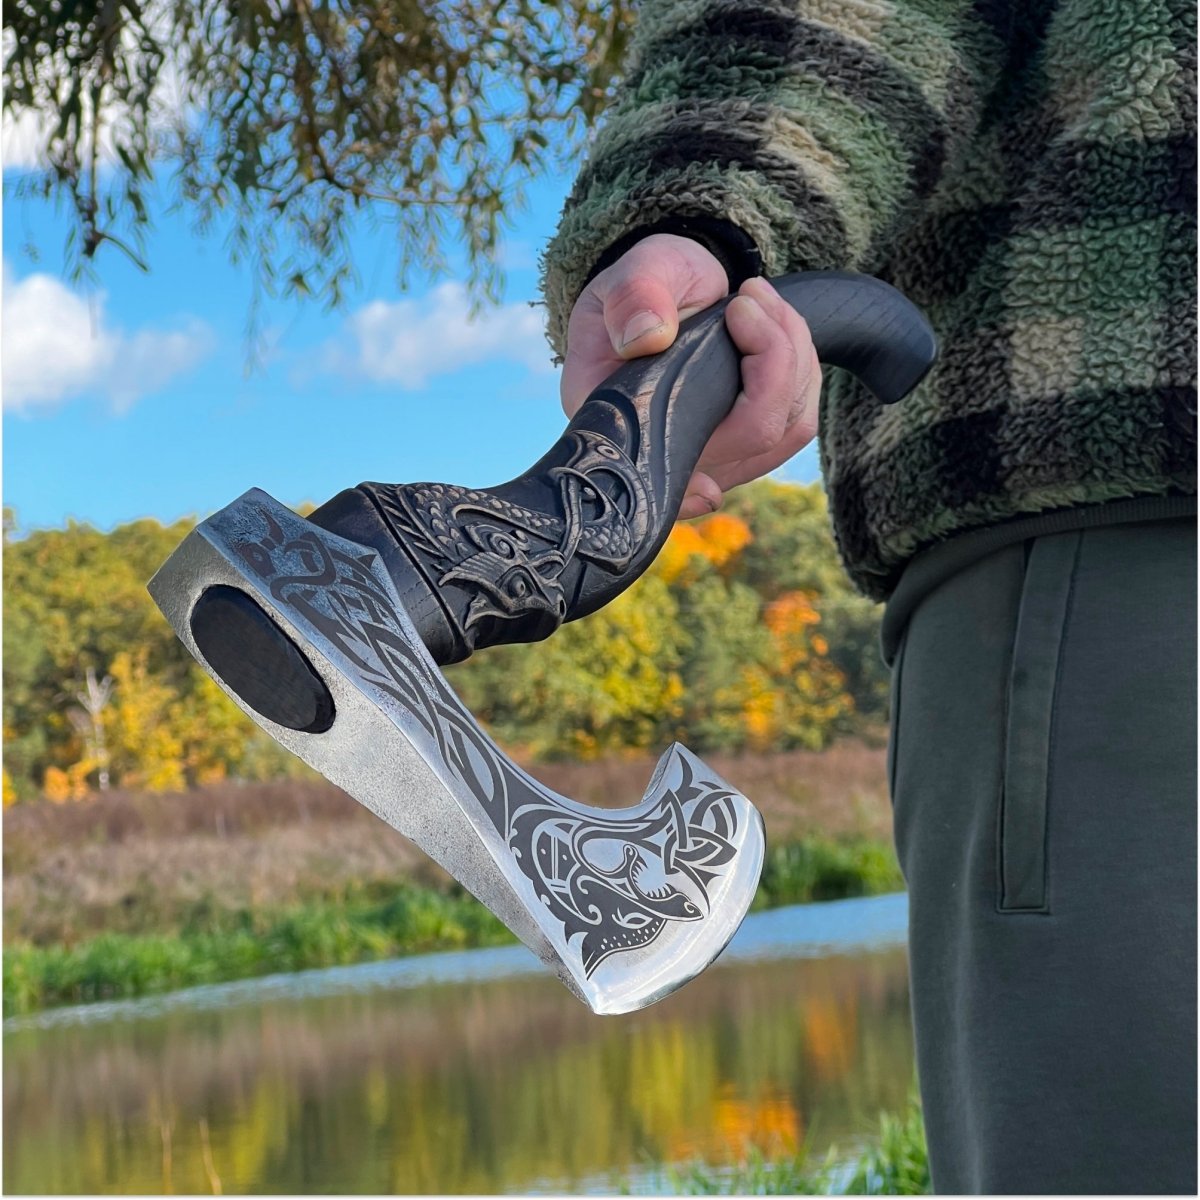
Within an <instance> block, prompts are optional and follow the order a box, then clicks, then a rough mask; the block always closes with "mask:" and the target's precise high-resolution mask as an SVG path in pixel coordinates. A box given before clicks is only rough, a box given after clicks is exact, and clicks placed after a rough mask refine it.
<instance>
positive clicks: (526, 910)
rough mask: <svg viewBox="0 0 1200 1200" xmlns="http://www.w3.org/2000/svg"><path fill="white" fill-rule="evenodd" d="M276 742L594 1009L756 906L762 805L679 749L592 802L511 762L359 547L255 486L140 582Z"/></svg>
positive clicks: (702, 961) (688, 964)
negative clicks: (415, 852)
mask: <svg viewBox="0 0 1200 1200" xmlns="http://www.w3.org/2000/svg"><path fill="white" fill-rule="evenodd" d="M150 592H151V594H152V595H153V597H154V600H155V601H156V603H157V604H158V606H159V607H160V608H161V609H162V611H163V613H164V614H165V615H166V617H167V619H168V620H169V621H170V623H171V625H172V626H173V627H174V629H175V632H176V633H177V634H178V635H179V637H180V639H181V640H182V641H183V643H184V645H185V646H187V648H188V650H189V651H191V653H192V654H193V655H194V656H195V657H196V659H197V660H198V661H199V662H200V663H201V665H202V666H204V668H205V669H206V670H207V671H208V672H209V674H210V675H212V677H213V678H214V679H215V680H216V681H217V683H218V684H219V685H220V686H221V687H222V688H223V689H224V690H225V691H226V693H227V694H228V695H229V696H230V697H231V698H232V699H233V701H234V702H235V703H236V704H237V705H238V706H239V707H240V708H242V709H243V711H245V712H246V713H247V714H248V715H249V716H250V717H251V718H253V719H254V720H255V721H256V722H257V723H258V724H259V725H260V726H262V728H263V729H265V730H266V731H267V732H268V733H269V734H270V735H271V736H272V737H273V738H275V740H276V741H278V742H280V743H281V744H282V745H283V746H285V747H286V748H287V749H289V750H291V751H292V752H293V753H294V754H296V755H298V756H299V757H300V758H301V759H303V760H304V761H305V762H307V763H308V764H309V765H310V766H312V767H314V768H315V769H316V770H318V771H320V772H321V774H323V775H324V776H325V777H326V778H328V779H330V780H331V781H332V782H334V783H335V784H337V785H338V786H339V787H341V788H343V789H344V790H345V791H347V792H348V793H349V794H350V795H351V796H353V797H354V798H355V799H356V800H358V801H360V802H361V803H362V804H364V805H365V806H366V807H367V808H369V809H370V810H371V811H372V812H374V813H375V814H376V815H377V816H379V817H381V818H382V819H383V820H384V821H386V822H387V823H388V824H389V825H391V826H393V827H394V828H396V829H398V830H399V831H400V832H401V833H402V834H404V835H405V836H406V837H408V838H410V839H411V840H412V841H414V842H415V843H416V844H417V845H418V846H420V847H421V848H422V849H423V850H424V851H425V852H426V853H427V854H428V855H429V856H430V857H431V858H433V859H434V860H436V861H437V862H438V863H440V864H441V865H442V866H443V867H444V868H445V869H446V870H447V871H448V872H449V873H450V874H451V875H453V876H454V878H455V879H457V880H458V881H459V882H460V883H461V884H462V885H463V886H464V887H466V888H467V889H468V890H470V891H471V892H472V893H473V894H474V895H475V896H477V897H478V898H479V899H480V900H481V901H482V902H483V903H484V904H486V905H487V907H488V908H490V909H491V910H492V911H493V912H494V913H495V914H496V915H497V916H498V917H499V918H500V919H501V920H502V921H503V922H504V923H505V925H507V926H508V927H509V928H510V929H511V930H512V931H513V932H514V933H515V934H516V935H517V936H518V937H519V938H520V939H521V940H522V941H523V942H524V943H525V944H526V945H527V946H529V947H530V949H532V950H533V951H534V953H535V954H537V955H538V957H539V958H540V959H541V960H542V961H543V962H544V963H546V965H547V966H549V967H550V968H551V969H552V970H553V971H554V972H555V973H556V974H557V975H558V977H559V978H560V979H561V980H562V981H563V983H564V984H566V986H567V987H568V988H569V989H570V990H571V991H572V992H574V993H575V994H576V995H577V996H578V997H579V998H580V999H581V1000H583V1001H584V1002H585V1003H586V1004H588V1005H589V1006H590V1007H591V1008H592V1009H593V1011H595V1012H597V1013H622V1012H629V1011H632V1010H634V1009H637V1008H641V1007H643V1006H644V1005H647V1004H650V1003H652V1002H653V1001H655V1000H658V999H660V998H661V997H663V996H665V995H667V994H668V993H669V992H672V991H673V990H674V989H676V988H677V987H679V986H680V985H681V984H683V983H686V982H687V981H688V980H689V979H691V978H692V977H693V976H695V975H696V974H698V973H699V972H700V971H702V970H703V969H704V968H705V967H706V966H708V964H709V963H710V962H712V960H713V959H714V958H716V956H717V955H718V954H719V953H720V952H721V950H722V949H723V948H724V946H725V945H726V943H727V942H728V941H729V939H730V938H731V937H732V936H733V933H734V931H735V930H736V929H737V927H738V925H739V924H740V922H741V920H742V918H743V916H744V915H745V913H746V911H747V909H748V908H749V906H750V902H751V900H752V899H753V897H754V893H755V890H756V888H757V885H758V878H759V874H760V871H761V869H762V863H763V851H764V841H763V825H762V819H761V817H760V816H759V814H758V812H757V811H756V810H755V809H754V807H753V806H752V805H751V804H750V803H749V801H748V800H746V798H745V797H744V796H742V795H741V794H740V793H738V792H737V791H736V790H735V789H734V788H732V787H730V786H729V785H728V784H727V783H726V782H725V781H724V780H723V779H721V778H720V777H719V776H718V775H716V774H715V773H714V772H713V771H711V770H710V769H709V768H708V767H706V766H705V765H704V763H703V762H701V761H700V760H699V759H698V758H696V757H695V756H694V755H693V754H691V753H690V752H689V751H688V750H686V749H684V748H683V747H682V746H680V745H678V744H676V745H673V746H671V747H670V749H668V750H667V751H666V753H665V754H664V755H663V757H662V759H661V760H660V762H659V764H658V767H657V769H656V771H655V772H654V776H653V778H652V779H651V781H650V785H649V788H648V790H647V792H646V795H645V797H644V798H643V799H642V801H641V803H639V804H636V805H634V806H633V807H631V808H626V809H618V810H605V809H595V808H590V807H587V806H584V805H581V804H577V803H575V802H573V801H571V800H569V799H567V798H565V797H563V796H559V795H557V794H556V793H554V792H552V791H550V790H549V789H547V788H545V787H543V786H542V785H541V784H540V783H538V782H537V780H535V779H533V778H532V777H531V776H529V775H528V774H526V773H525V772H524V771H522V770H521V769H520V768H519V767H518V766H516V764H514V763H513V762H511V761H510V760H509V759H508V758H507V757H506V756H505V755H504V753H503V752H502V751H500V750H499V748H498V747H497V746H496V745H495V744H494V743H493V742H492V740H491V739H490V738H489V737H488V735H487V734H486V733H485V732H484V731H483V730H482V729H481V728H480V727H479V725H478V724H477V723H476V722H475V720H474V719H473V718H472V716H471V714H470V713H469V712H468V711H467V709H466V708H465V707H464V706H463V705H462V703H461V702H460V701H459V699H458V697H457V696H456V695H455V693H454V691H453V690H452V689H451V688H450V686H449V685H448V684H447V682H446V680H445V678H444V677H443V675H442V673H441V671H440V670H439V668H438V666H437V665H436V663H435V662H434V660H433V658H432V657H431V655H430V653H429V652H428V650H427V649H426V647H425V645H424V643H423V640H422V638H421V636H420V635H419V634H418V632H417V629H416V627H415V626H414V624H413V622H412V620H411V619H410V617H409V615H408V613H407V612H406V610H405V606H404V603H403V602H402V600H401V597H400V596H399V595H398V594H397V590H396V586H395V583H394V581H393V578H392V577H391V576H390V575H389V572H388V571H387V570H386V569H385V567H384V565H383V564H382V563H381V561H380V555H379V553H378V552H377V551H376V550H375V549H373V548H372V547H370V546H364V545H362V544H359V543H356V542H354V541H350V540H348V539H346V538H344V537H341V536H339V535H337V534H335V533H331V532H329V531H328V530H326V529H324V528H321V527H319V526H317V525H315V524H314V523H312V522H310V521H306V520H304V519H303V518H301V517H299V516H297V515H296V514H295V513H293V512H291V511H290V510H289V509H287V508H285V507H284V506H283V505H281V504H279V503H277V502H276V501H275V500H273V499H272V498H271V497H270V496H268V495H267V494H266V493H265V492H262V491H258V490H252V491H249V492H247V493H246V494H245V495H243V496H242V497H241V498H240V499H238V500H237V501H235V502H234V503H233V504H231V505H229V506H228V507H226V508H224V509H222V510H221V511H220V512H218V513H217V514H216V515H215V516H213V517H211V518H209V519H208V520H207V521H205V522H203V523H202V524H201V525H199V526H198V527H197V528H196V529H195V530H194V531H193V532H192V533H191V534H190V535H189V536H188V537H187V538H186V539H185V541H184V542H183V543H182V544H181V545H180V546H179V548H178V549H177V550H176V551H175V553H174V554H173V555H172V556H171V558H170V559H168V561H167V562H166V563H165V564H164V565H163V567H162V568H161V570H160V571H159V572H158V574H157V575H155V577H154V579H153V580H152V581H151V583H150Z"/></svg>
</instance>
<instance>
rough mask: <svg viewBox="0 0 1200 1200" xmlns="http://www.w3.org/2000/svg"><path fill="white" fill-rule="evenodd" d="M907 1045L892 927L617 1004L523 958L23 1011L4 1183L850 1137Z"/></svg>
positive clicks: (495, 1176)
mask: <svg viewBox="0 0 1200 1200" xmlns="http://www.w3.org/2000/svg"><path fill="white" fill-rule="evenodd" d="M911 1056H912V1050H911V1038H910V1033H909V1018H908V1000H907V990H906V968H905V959H904V955H903V951H900V950H890V951H885V952H876V953H871V954H867V955H860V956H856V957H844V956H843V957H838V956H832V957H827V958H807V959H797V960H795V961H782V960H775V961H766V962H741V963H734V964H731V965H729V966H723V967H719V968H717V969H714V970H712V971H710V972H709V973H708V974H707V975H706V976H704V977H703V978H702V979H700V980H697V981H696V982H694V983H693V984H691V985H689V986H688V987H687V988H685V989H683V991H681V992H679V993H677V994H676V995H674V996H672V997H670V998H668V999H667V1000H665V1001H663V1002H662V1003H660V1004H658V1005H656V1006H654V1007H652V1008H650V1009H647V1010H646V1011H645V1012H642V1013H638V1014H634V1015H631V1016H626V1017H615V1018H613V1017H610V1018H597V1017H594V1016H592V1015H591V1014H589V1013H588V1012H587V1010H586V1009H584V1008H583V1006H581V1005H580V1004H579V1003H578V1002H577V1001H575V1000H574V999H572V998H571V997H570V996H569V995H568V994H567V993H566V992H565V991H564V990H563V989H562V988H561V986H560V985H559V984H558V983H557V982H556V981H554V980H552V979H550V978H547V977H542V976H537V977H519V978H511V979H503V980H492V981H475V982H460V983H457V984H425V985H421V986H415V987H411V988H408V989H405V990H399V991H367V992H351V993H345V994H339V995H319V996H310V997H302V998H283V999H281V998H275V997H272V998H268V999H264V1000H262V1001H261V1002H258V1003H245V1004H243V1005H241V1006H239V1007H236V1008H213V1009H199V1010H196V1011H187V1010H182V1009H176V1010H168V1011H166V1012H162V1013H159V1014H157V1015H153V1016H148V1017H145V1018H143V1019H140V1020H137V1021H130V1020H126V1021H110V1022H106V1023H96V1024H90V1025H88V1024H83V1025H62V1026H57V1027H50V1028H43V1029H39V1028H28V1027H27V1028H18V1029H16V1030H14V1031H12V1032H10V1033H9V1034H7V1035H6V1038H5V1081H4V1108H5V1123H4V1150H5V1154H4V1185H5V1190H6V1191H8V1192H76V1193H78V1192H84V1193H87V1192H126V1193H128V1192H163V1191H166V1192H170V1191H175V1192H196V1193H208V1192H213V1191H215V1190H217V1189H218V1188H220V1189H223V1190H224V1191H225V1192H298V1193H312V1192H407V1193H411V1192H434V1193H458V1192H468V1193H469V1192H482V1193H491V1192H500V1191H523V1190H527V1189H529V1188H531V1187H533V1186H535V1185H536V1186H539V1187H542V1188H551V1189H553V1188H559V1189H561V1190H565V1191H574V1190H577V1189H579V1188H580V1187H581V1186H587V1187H589V1188H591V1189H595V1188H597V1187H598V1186H599V1187H603V1186H604V1185H603V1182H602V1181H605V1180H607V1181H609V1182H610V1183H611V1184H614V1185H615V1184H616V1183H618V1182H619V1181H620V1179H621V1178H622V1177H630V1176H631V1175H634V1174H637V1173H638V1172H640V1171H641V1170H643V1169H644V1168H645V1167H646V1166H648V1165H649V1164H652V1163H656V1162H663V1161H681V1160H686V1159H690V1158H694V1157H703V1158H705V1159H708V1160H710V1161H714V1162H721V1161H733V1160H736V1159H737V1158H739V1157H741V1156H743V1155H744V1154H745V1153H746V1152H747V1151H748V1150H749V1149H750V1148H751V1147H758V1148H760V1149H762V1150H763V1151H765V1152H767V1153H774V1152H780V1151H785V1150H787V1149H792V1148H795V1147H796V1146H797V1145H798V1144H799V1143H800V1142H801V1141H802V1140H804V1139H805V1138H810V1139H811V1140H812V1142H813V1143H814V1145H815V1146H817V1147H818V1148H819V1147H820V1146H822V1145H824V1144H827V1143H828V1142H829V1141H831V1140H838V1141H842V1142H845V1141H847V1140H850V1139H853V1138H854V1137H855V1136H857V1135H859V1134H860V1133H861V1132H862V1131H864V1130H865V1129H867V1128H869V1127H870V1126H871V1125H872V1124H873V1122H874V1117H875V1114H876V1112H877V1111H878V1110H880V1109H899V1108H901V1107H902V1106H903V1103H904V1100H905V1096H906V1092H907V1088H908V1084H909V1080H910V1078H911ZM598 1181H600V1182H598Z"/></svg>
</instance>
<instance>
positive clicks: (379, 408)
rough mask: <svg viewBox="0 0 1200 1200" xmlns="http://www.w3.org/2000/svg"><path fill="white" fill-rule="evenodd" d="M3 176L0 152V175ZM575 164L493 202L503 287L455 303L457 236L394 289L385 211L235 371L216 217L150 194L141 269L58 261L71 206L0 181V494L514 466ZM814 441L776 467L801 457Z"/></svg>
mask: <svg viewBox="0 0 1200 1200" xmlns="http://www.w3.org/2000/svg"><path fill="white" fill-rule="evenodd" d="M13 178H14V176H13V173H12V172H11V171H6V172H5V183H6V185H8V184H10V183H11V182H12V180H13ZM571 179H572V175H571V174H570V173H564V174H562V175H559V176H546V177H543V178H541V179H539V180H538V181H537V182H536V183H535V185H534V186H533V187H532V188H531V189H530V191H529V193H528V195H527V203H526V206H525V208H524V210H523V211H514V212H512V213H511V214H509V220H508V226H509V228H508V230H507V231H506V235H505V237H504V240H503V244H502V248H501V261H502V263H503V265H504V269H505V273H506V285H505V290H504V295H503V297H502V302H501V303H500V304H499V305H498V306H494V307H490V308H487V309H485V310H484V311H483V312H482V313H480V314H479V315H478V316H477V317H475V318H474V319H471V318H469V317H468V315H467V301H466V290H465V286H464V284H463V282H462V280H463V278H464V277H465V271H464V270H463V257H462V254H461V253H460V252H459V251H458V249H457V247H455V246H453V245H449V246H447V247H446V255H447V258H448V260H449V262H450V263H451V268H450V273H449V275H447V276H442V277H438V278H429V277H422V275H421V273H420V272H419V271H417V272H413V274H412V276H411V277H410V279H409V280H408V286H407V289H406V291H405V292H404V293H403V294H402V293H401V292H400V291H399V290H398V288H397V286H396V255H395V253H394V251H393V250H392V249H391V247H390V246H389V245H388V241H387V233H386V230H379V231H370V230H366V229H364V230H362V231H360V233H359V234H358V235H356V251H357V254H356V258H357V263H358V267H359V272H360V276H361V278H360V280H359V283H358V286H357V287H356V288H355V289H354V290H353V291H351V292H350V293H349V296H348V300H347V303H346V305H345V306H344V308H343V309H342V310H339V311H337V312H333V313H330V312H326V311H325V310H324V309H323V308H322V307H321V306H320V305H319V304H316V303H312V302H309V303H307V304H300V303H296V302H268V303H267V304H266V305H265V307H264V309H263V311H262V314H261V320H262V324H263V326H264V327H265V328H266V329H268V330H269V331H270V350H269V353H268V354H267V355H266V357H265V361H263V362H262V363H260V364H259V365H258V366H257V367H255V368H253V369H251V370H249V371H248V370H247V341H246V321H247V315H248V312H249V304H250V296H251V285H250V278H249V275H248V273H247V270H246V269H245V268H235V267H233V266H231V265H230V263H229V261H228V258H227V255H226V251H225V247H224V244H223V242H222V241H221V239H220V237H219V236H215V235H214V236H208V237H203V236H201V235H199V234H197V233H195V232H194V231H193V230H192V229H191V228H190V225H189V220H188V216H187V214H186V213H176V214H171V213H169V212H168V211H167V206H166V204H159V205H158V206H157V209H158V211H157V213H156V217H155V228H154V231H153V233H152V234H151V235H150V237H149V239H148V241H147V246H146V250H147V258H148V261H149V264H150V272H149V273H148V274H143V273H142V272H141V271H139V270H137V269H136V268H135V267H134V266H133V265H132V264H130V263H129V262H128V261H127V260H125V258H124V256H122V255H121V254H120V253H119V252H110V253H108V254H107V255H105V256H104V257H102V258H101V259H100V260H99V281H98V284H97V285H95V286H93V287H91V288H84V287H82V286H79V285H75V284H72V283H70V282H69V281H68V280H67V279H66V278H65V276H64V258H63V243H64V239H65V235H66V232H67V228H68V224H67V222H68V220H69V217H68V215H67V214H66V212H65V210H61V211H56V209H55V207H54V206H53V205H51V204H48V203H44V202H39V201H33V200H24V199H16V198H13V197H12V194H11V188H10V187H8V186H6V188H5V192H6V195H5V203H4V214H3V216H4V236H3V251H4V293H3V306H4V311H3V360H2V373H3V401H4V451H3V457H4V479H3V495H4V503H5V504H7V505H10V506H12V507H13V508H15V509H16V511H17V517H18V521H19V523H20V526H21V527H22V528H23V529H29V528H42V527H47V526H57V525H61V524H63V523H64V522H65V521H66V520H67V519H68V518H74V519H76V520H81V521H87V522H90V523H92V524H94V525H97V526H99V527H101V528H105V529H107V528H111V527H112V526H113V525H114V524H119V523H121V522H123V521H128V520H131V519H134V518H136V517H143V516H153V517H157V518H158V519H160V520H163V521H171V520H174V519H175V518H177V517H180V516H185V515H196V516H203V515H205V514H207V513H209V512H211V511H213V510H215V509H217V508H220V507H221V506H222V505H224V504H226V503H228V502H229V501H231V500H232V499H234V498H235V497H236V496H238V495H240V494H241V493H242V492H243V491H245V490H246V488H248V487H261V488H264V489H265V490H266V491H268V492H270V493H271V494H272V495H274V496H275V497H276V498H277V499H279V500H281V501H283V502H284V503H286V504H296V503H300V502H302V501H305V500H308V501H312V502H314V503H320V502H321V501H323V500H326V499H328V498H329V497H330V496H332V495H333V494H334V493H335V492H338V491H340V490H341V489H342V488H344V487H348V486H351V485H352V484H355V483H358V482H359V481H361V480H365V479H370V480H380V481H386V482H411V481H416V480H426V479H429V480H440V481H444V482H452V483H461V484H466V485H472V486H478V485H486V484H489V483H497V482H500V481H501V480H504V479H508V478H510V477H512V476H513V475H515V474H519V473H520V472H521V471H523V470H524V469H525V468H526V467H528V466H529V465H530V464H531V463H533V462H534V461H535V460H536V459H537V458H538V457H540V456H541V454H542V453H543V452H544V451H545V450H546V449H547V447H548V446H549V445H550V444H551V443H552V442H553V441H554V440H555V438H557V436H558V434H559V433H560V432H561V429H562V426H563V424H564V418H563V416H562V412H561V409H560V408H559V405H558V376H557V370H556V368H554V367H553V366H552V365H551V363H550V350H549V347H548V346H547V344H546V342H545V340H544V337H543V334H542V332H541V328H542V316H541V309H539V308H530V307H529V304H528V302H529V301H531V300H536V299H537V298H538V294H537V256H538V253H539V251H540V250H541V248H542V247H543V246H544V244H545V243H546V241H547V240H548V239H549V238H550V236H551V235H552V234H553V232H554V229H555V225H556V223H557V218H558V214H559V211H560V209H561V207H562V203H563V200H564V198H565V196H566V194H567V191H568V189H569V187H570V184H571ZM816 473H817V471H816V457H815V447H810V448H809V449H808V450H806V451H805V452H804V453H803V454H802V455H800V456H799V457H798V458H797V459H796V460H794V461H793V462H792V463H791V464H789V465H788V467H787V468H785V470H784V471H783V472H781V474H782V475H784V477H786V478H792V479H804V480H808V479H812V478H815V477H816Z"/></svg>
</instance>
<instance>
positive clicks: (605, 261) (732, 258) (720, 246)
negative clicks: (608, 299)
mask: <svg viewBox="0 0 1200 1200" xmlns="http://www.w3.org/2000/svg"><path fill="white" fill-rule="evenodd" d="M654 233H673V234H676V235H677V236H679V237H686V238H691V239H692V241H694V242H699V243H700V245H702V246H703V247H704V248H705V249H706V250H707V251H708V252H709V253H710V254H711V255H712V256H713V257H714V258H715V259H716V260H717V261H718V262H719V263H720V264H721V266H722V267H724V269H725V276H726V278H727V279H728V281H729V291H730V292H736V291H737V290H738V288H740V287H741V286H742V284H743V283H745V281H746V280H747V279H751V278H753V277H754V276H755V275H761V274H762V273H763V259H762V253H761V252H760V251H759V248H758V245H757V244H756V243H755V241H754V239H753V238H752V237H751V236H750V235H749V234H748V233H747V232H746V231H745V230H744V229H742V228H741V227H740V226H737V225H734V224H733V223H732V222H731V221H725V220H722V219H721V218H720V217H708V216H704V215H696V216H684V215H683V214H674V213H673V214H671V215H670V216H666V217H663V218H661V219H660V220H658V221H654V222H652V223H651V224H649V225H639V226H638V227H637V228H636V229H631V230H630V231H629V232H628V233H626V234H623V235H622V236H621V237H619V238H618V239H617V240H616V241H615V242H613V243H612V245H610V246H609V247H608V249H607V250H605V251H604V253H603V254H601V255H600V257H599V258H598V259H597V260H596V264H595V266H593V267H592V269H591V270H590V271H589V272H588V274H587V278H586V279H584V281H583V287H587V285H588V284H589V283H591V281H592V280H593V279H595V278H596V276H597V275H599V274H600V272H601V271H603V270H605V268H607V267H611V266H612V265H613V263H615V262H616V261H617V260H618V259H619V258H621V256H622V255H624V254H625V253H626V252H627V251H628V250H630V249H632V247H633V246H635V245H636V244H637V243H638V242H640V241H641V240H642V239H643V238H648V237H649V236H650V235H651V234H654ZM580 290H581V291H582V290H583V289H582V288H581V289H580Z"/></svg>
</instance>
